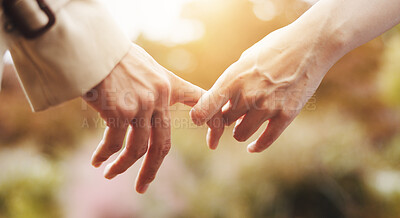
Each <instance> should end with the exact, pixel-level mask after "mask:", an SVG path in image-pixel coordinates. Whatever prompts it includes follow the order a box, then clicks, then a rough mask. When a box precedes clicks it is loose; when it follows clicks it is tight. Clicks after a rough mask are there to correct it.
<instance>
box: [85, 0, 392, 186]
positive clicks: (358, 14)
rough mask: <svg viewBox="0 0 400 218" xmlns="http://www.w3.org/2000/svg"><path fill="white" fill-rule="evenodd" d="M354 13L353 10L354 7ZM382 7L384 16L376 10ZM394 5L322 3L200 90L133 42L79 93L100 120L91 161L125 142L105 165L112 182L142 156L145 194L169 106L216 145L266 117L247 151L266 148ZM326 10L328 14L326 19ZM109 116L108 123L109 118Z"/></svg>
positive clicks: (162, 150) (166, 141) (160, 153)
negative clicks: (185, 109)
mask: <svg viewBox="0 0 400 218" xmlns="http://www.w3.org/2000/svg"><path fill="white" fill-rule="evenodd" d="M360 6H362V7H361V9H362V10H361V9H360V10H354V9H356V8H357V7H360ZM382 11H386V13H385V14H383V13H381V12H382ZM399 11H400V4H395V7H394V6H393V2H392V1H389V0H384V1H382V0H380V1H372V2H370V4H368V5H365V3H364V2H363V0H354V1H337V0H325V1H319V2H318V3H316V4H315V5H314V6H313V7H312V8H311V9H310V10H308V11H307V12H306V13H305V14H304V15H302V16H301V17H300V18H299V19H298V20H296V21H295V22H294V23H292V24H290V25H288V26H286V27H284V28H282V29H279V30H277V31H275V32H273V33H271V34H269V35H268V36H266V37H265V38H264V39H262V40H261V41H259V42H258V43H256V44H255V45H253V46H252V47H251V48H249V49H248V50H247V51H245V52H244V53H243V54H242V55H241V57H240V58H239V60H238V61H236V62H235V63H233V64H232V65H231V66H230V67H229V68H228V69H227V70H226V71H225V72H224V73H223V74H222V75H221V77H220V78H219V79H218V80H217V81H216V83H215V84H214V86H213V87H212V88H211V89H210V90H209V91H207V92H205V91H203V90H202V89H200V88H199V87H197V86H194V85H192V84H190V83H188V82H186V81H184V80H182V79H180V78H178V77H177V76H175V75H174V74H173V73H171V72H169V71H168V70H166V69H165V68H163V67H162V66H160V65H159V64H158V63H157V62H156V61H155V60H154V59H152V58H151V56H150V55H148V54H147V53H146V52H145V51H144V50H143V49H141V48H140V47H138V46H133V47H132V49H131V51H130V52H129V54H128V55H127V56H126V57H125V58H124V59H123V60H122V61H121V62H120V63H119V64H118V65H117V67H116V68H115V69H114V70H113V72H112V73H111V75H109V76H108V77H107V78H106V79H105V80H104V81H103V82H102V83H101V84H99V85H98V86H97V87H95V88H94V89H93V90H92V91H91V92H89V93H88V94H87V95H86V96H85V97H84V98H85V100H86V101H87V102H88V103H89V104H90V105H92V106H93V107H94V108H95V109H96V110H97V111H99V112H100V115H101V116H102V118H103V119H104V120H106V123H107V126H108V127H107V129H106V131H105V134H104V138H103V140H102V141H101V143H100V145H99V146H98V148H97V150H96V151H95V153H94V155H93V159H92V163H93V165H94V166H96V167H98V166H100V165H101V163H102V162H104V161H106V160H107V159H108V158H109V157H110V156H111V155H112V154H114V153H116V152H118V151H119V150H120V149H121V148H122V144H123V142H124V138H125V134H126V131H127V130H128V127H130V128H129V130H128V136H127V141H126V146H125V148H124V149H123V151H122V152H121V153H120V154H119V156H118V157H117V158H116V160H114V162H112V163H111V164H109V165H108V166H107V168H106V170H105V177H106V178H109V179H112V178H114V177H115V176H116V175H118V174H121V173H123V172H124V171H125V170H127V169H128V168H129V167H130V166H131V165H132V164H134V163H135V162H136V161H137V160H138V159H139V158H140V157H142V156H143V155H145V154H146V157H145V160H144V162H143V165H142V168H141V170H140V173H139V176H138V178H137V182H136V189H137V191H138V192H140V193H144V192H145V191H146V189H147V187H148V185H149V183H150V182H151V181H153V180H154V178H155V175H156V172H157V170H158V169H159V167H160V165H161V163H162V161H163V158H164V157H165V155H166V154H167V153H168V151H169V149H170V146H171V125H170V114H169V108H168V107H169V106H170V105H173V104H175V103H178V102H179V103H184V104H187V105H189V106H194V107H193V108H192V110H191V112H190V116H191V118H192V120H193V121H194V123H195V124H197V125H203V124H205V123H207V124H208V126H209V127H210V129H209V131H208V133H207V143H208V145H209V147H210V148H211V149H215V148H216V147H217V145H218V141H219V139H220V137H221V135H222V133H223V130H224V125H231V124H232V123H234V122H236V124H235V128H234V137H235V139H237V140H238V141H246V140H247V139H249V138H250V137H251V136H252V135H253V134H254V133H255V132H256V131H257V130H258V129H259V128H260V126H261V125H262V124H263V123H265V122H267V121H268V126H267V128H266V129H265V131H264V132H263V133H262V134H261V136H260V137H259V138H258V139H257V140H256V141H254V142H252V143H250V144H249V145H248V148H247V149H248V151H249V152H252V153H253V152H261V151H263V150H265V149H266V148H268V147H269V146H270V145H271V144H272V143H273V142H274V141H275V140H276V139H277V138H278V137H279V136H280V135H281V134H282V132H283V131H284V130H285V129H286V127H287V126H288V125H289V124H290V123H291V122H292V121H293V120H294V118H295V117H296V116H297V115H298V114H299V112H300V111H301V109H302V108H303V107H304V105H305V104H306V102H307V101H308V100H309V98H310V97H311V96H312V95H313V94H314V92H315V91H316V89H317V88H318V86H319V85H320V83H321V81H322V79H323V77H324V76H325V74H326V72H327V71H328V70H329V69H330V68H331V67H332V65H333V64H334V63H335V62H336V61H338V60H339V59H340V58H341V57H342V56H343V55H345V54H346V53H347V52H349V51H351V50H352V49H354V48H356V47H358V46H360V45H362V44H364V43H366V42H368V41H369V40H371V39H373V38H374V37H376V36H378V35H380V34H381V33H383V32H385V31H387V30H388V29H390V28H391V27H393V26H394V25H396V24H397V23H399V22H400V16H398V12H399ZM327 15H328V16H327ZM111 121H112V122H111Z"/></svg>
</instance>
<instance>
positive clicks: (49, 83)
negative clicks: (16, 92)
mask: <svg viewBox="0 0 400 218" xmlns="http://www.w3.org/2000/svg"><path fill="white" fill-rule="evenodd" d="M32 2H34V1H32ZM46 2H48V3H49V4H50V3H51V4H50V6H53V8H52V9H53V10H54V13H55V15H56V23H55V25H54V26H53V27H51V28H50V29H49V31H48V32H46V33H45V34H43V35H41V36H40V37H38V38H35V39H33V40H28V39H25V38H24V37H23V36H21V35H19V34H18V33H15V32H12V33H7V34H6V41H7V47H8V48H9V50H10V53H11V55H12V58H13V61H14V64H15V67H16V69H17V72H18V76H19V80H20V82H21V84H22V86H23V88H24V91H25V94H26V96H27V98H28V99H29V102H30V104H31V107H32V109H33V110H34V111H39V110H44V109H46V108H48V107H50V106H54V105H58V104H60V103H63V102H65V101H68V100H70V99H73V98H76V97H79V96H81V95H82V94H84V93H86V92H87V91H89V90H90V89H92V88H93V87H94V86H96V85H97V84H99V83H100V82H101V81H102V80H103V79H104V78H106V77H107V76H108V75H109V73H110V72H111V71H112V69H113V68H114V67H115V66H116V65H117V64H118V63H119V61H120V60H121V59H122V58H123V57H124V56H125V55H126V54H127V52H128V51H129V49H130V47H131V41H130V40H129V38H128V37H127V36H126V35H125V33H124V32H123V31H122V30H121V29H120V27H119V26H118V25H117V24H116V22H115V21H114V20H113V17H112V16H111V15H110V14H109V12H108V10H107V9H106V8H105V7H104V6H103V5H102V4H101V3H100V2H99V1H97V0H73V1H72V0H47V1H46ZM60 2H65V3H63V4H61V3H60ZM54 5H56V6H54ZM54 7H58V8H54ZM37 11H38V13H39V14H40V13H42V12H41V10H40V9H37ZM25 14H26V13H24V15H25ZM42 14H43V13H42ZM30 18H31V17H30Z"/></svg>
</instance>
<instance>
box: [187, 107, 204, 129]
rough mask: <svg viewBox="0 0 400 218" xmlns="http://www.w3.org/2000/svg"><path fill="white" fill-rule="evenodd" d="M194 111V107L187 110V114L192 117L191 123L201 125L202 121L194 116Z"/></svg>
mask: <svg viewBox="0 0 400 218" xmlns="http://www.w3.org/2000/svg"><path fill="white" fill-rule="evenodd" d="M194 113H196V109H195V108H192V109H191V110H190V112H189V115H190V117H191V118H192V121H193V123H194V124H196V125H197V126H202V125H203V124H204V122H203V121H202V120H201V119H198V118H197V117H195V115H194Z"/></svg>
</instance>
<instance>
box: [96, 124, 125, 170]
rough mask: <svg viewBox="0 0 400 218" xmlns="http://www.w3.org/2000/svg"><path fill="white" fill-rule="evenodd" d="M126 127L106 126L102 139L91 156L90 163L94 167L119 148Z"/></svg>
mask: <svg viewBox="0 0 400 218" xmlns="http://www.w3.org/2000/svg"><path fill="white" fill-rule="evenodd" d="M126 129H127V128H126V127H122V128H116V127H107V128H106V130H105V131H104V136H103V139H102V140H101V142H100V144H99V145H98V146H97V149H96V151H95V152H94V153H93V156H92V165H93V166H94V167H100V165H101V164H102V163H103V162H104V161H106V160H107V159H108V158H109V157H110V156H111V155H113V154H114V153H116V152H118V151H119V150H120V149H121V147H122V144H123V143H124V139H125V134H126Z"/></svg>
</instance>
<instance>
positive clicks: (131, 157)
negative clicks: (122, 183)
mask: <svg viewBox="0 0 400 218" xmlns="http://www.w3.org/2000/svg"><path fill="white" fill-rule="evenodd" d="M203 93H204V90H202V89H201V88H199V87H197V86H195V85H192V84H190V83H189V82H186V81H184V80H182V79H181V78H179V77H177V76H176V75H174V74H173V73H171V72H170V71H168V70H167V69H165V68H163V67H162V66H161V65H159V64H158V63H157V62H156V61H155V60H154V59H153V58H152V57H151V56H150V55H149V54H147V53H146V51H144V50H143V49H142V48H140V47H139V46H137V45H132V48H131V50H130V51H129V53H128V54H127V55H126V56H125V57H124V58H123V59H122V60H121V62H120V63H119V64H118V65H117V66H116V67H115V68H114V70H113V71H112V72H111V74H110V75H109V76H108V77H107V78H106V79H104V80H103V81H102V82H101V83H100V84H99V85H97V86H96V87H95V88H93V90H91V91H90V92H88V93H87V94H86V95H85V96H83V98H84V100H86V101H87V103H88V104H89V105H90V106H92V107H93V108H94V109H95V110H96V111H98V112H99V114H100V116H101V117H102V118H103V119H104V120H105V122H106V124H107V127H106V130H105V132H104V136H103V139H102V140H101V142H100V144H99V145H98V147H97V149H96V151H95V152H94V154H93V157H92V165H93V166H95V167H100V165H101V164H102V163H103V162H104V161H106V160H107V159H109V157H110V156H111V155H113V154H114V153H117V152H118V151H120V150H121V149H122V151H121V152H120V153H119V155H118V156H117V158H116V159H115V160H114V161H113V162H111V163H110V164H108V165H107V166H106V169H105V171H104V176H105V177H106V178H107V179H113V178H114V177H115V176H117V175H118V174H121V173H123V172H125V171H126V170H127V169H128V168H129V167H130V166H132V165H133V164H134V163H135V162H136V161H137V160H138V159H140V158H141V157H142V156H145V159H144V161H143V164H142V167H141V169H140V172H139V174H138V177H137V179H136V191H137V192H139V193H144V192H146V190H147V188H148V187H149V184H150V183H151V182H152V181H153V180H154V179H155V176H156V173H157V171H158V169H159V168H160V166H161V163H162V161H163V159H164V157H165V156H166V155H167V154H168V152H169V150H170V148H171V123H170V111H169V106H170V105H173V104H175V103H184V104H186V105H189V106H193V105H194V104H195V103H196V102H197V101H198V99H199V98H200V97H201V95H202V94H203ZM218 116H219V117H218ZM218 120H219V121H220V122H218ZM212 121H215V122H213V123H220V125H209V127H210V128H211V129H212V130H211V131H210V137H211V138H212V139H213V140H216V141H218V140H219V137H220V135H221V134H222V131H223V128H224V126H223V124H222V117H221V114H219V115H216V116H215V119H212ZM212 121H210V123H211V122H212ZM125 136H126V146H125V147H124V148H123V143H124V139H125Z"/></svg>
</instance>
